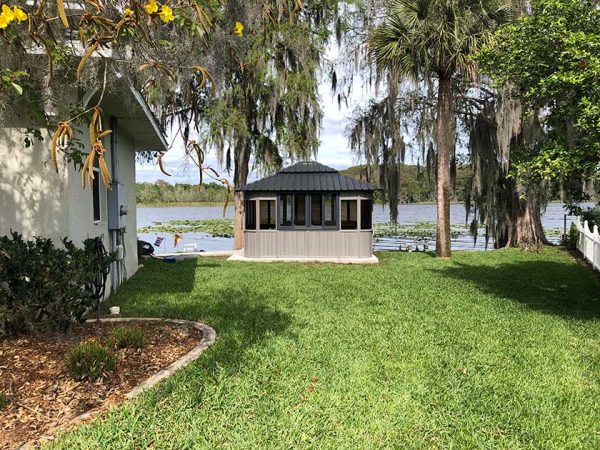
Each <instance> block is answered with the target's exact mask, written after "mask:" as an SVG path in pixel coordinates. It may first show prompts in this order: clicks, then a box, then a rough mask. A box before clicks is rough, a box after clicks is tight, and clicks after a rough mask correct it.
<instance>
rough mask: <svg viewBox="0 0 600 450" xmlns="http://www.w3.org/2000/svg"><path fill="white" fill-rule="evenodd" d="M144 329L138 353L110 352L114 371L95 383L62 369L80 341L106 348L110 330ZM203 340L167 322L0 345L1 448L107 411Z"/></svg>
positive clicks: (92, 326)
mask: <svg viewBox="0 0 600 450" xmlns="http://www.w3.org/2000/svg"><path fill="white" fill-rule="evenodd" d="M123 327H136V328H142V329H143V330H144V346H143V348H141V349H139V350H134V349H116V348H112V350H113V351H114V353H115V355H116V356H117V359H118V363H117V366H116V369H115V370H114V371H113V372H111V373H109V374H107V375H106V376H105V377H103V378H101V379H100V380H98V381H95V382H88V381H76V380H74V379H72V378H71V377H70V376H69V374H68V373H67V370H66V368H65V363H64V359H65V355H66V354H67V353H68V352H69V350H70V349H71V348H72V347H73V346H74V345H76V344H77V343H79V342H84V341H97V342H101V343H106V341H107V336H108V335H109V333H110V331H111V330H112V329H113V328H123ZM201 339H202V332H201V331H199V330H197V329H195V328H193V327H191V326H185V325H178V324H173V323H167V322H162V321H158V322H137V321H136V322H127V323H124V322H117V323H107V322H92V323H85V324H78V325H75V326H74V327H73V330H72V332H70V333H69V334H68V335H57V334H44V335H39V336H23V337H19V338H13V339H3V340H0V392H2V393H4V395H5V396H6V405H5V406H4V407H3V408H2V410H0V430H2V433H0V448H15V447H18V446H19V445H21V444H23V443H25V442H28V441H30V440H32V439H36V438H39V437H41V436H43V435H46V434H48V433H49V432H50V431H51V430H52V429H54V428H56V427H58V426H62V425H64V424H67V423H69V421H70V420H71V419H73V418H74V417H76V416H78V415H80V414H83V413H84V412H87V411H89V410H92V409H100V410H105V409H107V408H108V407H110V406H111V405H115V404H117V403H120V402H122V401H123V399H124V397H125V394H126V393H127V392H129V391H130V390H131V389H132V388H134V387H135V386H136V385H137V384H139V383H141V382H143V381H144V380H146V379H147V378H148V377H150V376H151V375H153V374H155V373H156V372H158V371H159V370H161V369H163V368H165V367H167V366H168V365H169V364H171V363H172V362H174V361H176V360H177V359H179V358H180V357H182V356H183V355H185V354H186V353H187V352H189V351H190V350H191V349H192V348H194V347H195V346H196V345H197V344H198V343H199V342H200V340H201Z"/></svg>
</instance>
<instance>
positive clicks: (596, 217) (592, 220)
mask: <svg viewBox="0 0 600 450" xmlns="http://www.w3.org/2000/svg"><path fill="white" fill-rule="evenodd" d="M585 220H587V222H588V227H589V229H590V230H591V231H594V225H597V226H598V228H600V206H596V207H595V208H588V209H587V210H586V211H583V213H582V214H581V221H582V222H583V221H585Z"/></svg>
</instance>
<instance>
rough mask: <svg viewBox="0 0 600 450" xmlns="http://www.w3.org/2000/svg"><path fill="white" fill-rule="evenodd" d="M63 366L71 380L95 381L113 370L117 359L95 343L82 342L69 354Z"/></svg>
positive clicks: (106, 349)
mask: <svg viewBox="0 0 600 450" xmlns="http://www.w3.org/2000/svg"><path fill="white" fill-rule="evenodd" d="M65 364H66V366H67V370H68V372H69V374H70V375H71V376H72V377H73V378H75V379H77V380H84V379H87V380H90V381H95V380H97V379H98V378H100V377H101V376H102V375H104V374H105V373H106V372H109V371H111V370H113V369H114V368H115V366H116V364H117V358H116V357H115V355H113V354H112V353H111V352H110V350H109V349H108V348H106V347H104V346H102V345H100V344H98V343H97V342H83V343H81V344H78V345H77V346H75V347H74V348H73V349H72V350H71V351H70V352H69V354H68V355H67V358H66V362H65Z"/></svg>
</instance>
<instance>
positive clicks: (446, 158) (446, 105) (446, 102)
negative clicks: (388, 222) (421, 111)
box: [435, 75, 455, 258]
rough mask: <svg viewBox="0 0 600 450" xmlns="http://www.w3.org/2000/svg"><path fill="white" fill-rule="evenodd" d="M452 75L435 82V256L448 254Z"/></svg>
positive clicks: (449, 253)
mask: <svg viewBox="0 0 600 450" xmlns="http://www.w3.org/2000/svg"><path fill="white" fill-rule="evenodd" d="M453 114H454V112H453V99H452V78H450V77H447V76H442V75H440V77H439V86H438V100H437V115H436V134H437V136H436V137H437V177H436V202H437V233H436V242H435V254H436V256H437V257H439V258H449V257H450V256H452V253H451V250H450V150H451V147H452V145H454V140H455V136H454V134H455V132H454V127H453V125H452V120H453Z"/></svg>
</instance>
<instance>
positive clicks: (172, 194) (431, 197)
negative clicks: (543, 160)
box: [136, 164, 560, 205]
mask: <svg viewBox="0 0 600 450" xmlns="http://www.w3.org/2000/svg"><path fill="white" fill-rule="evenodd" d="M341 173H343V174H344V175H348V176H351V177H354V178H357V179H361V180H365V181H369V182H371V183H374V184H378V179H372V178H368V177H367V175H366V174H367V171H366V168H365V166H364V165H363V166H352V167H349V168H348V169H345V170H342V171H341ZM470 176H472V175H471V171H470V169H469V167H468V166H466V165H461V166H458V167H457V170H456V180H455V183H454V189H453V195H452V201H454V202H464V200H465V195H466V193H467V192H468V189H469V183H470V179H469V177H470ZM434 183H435V180H434V179H433V177H432V176H430V175H428V174H427V172H426V170H425V169H424V168H423V167H418V166H416V165H410V164H403V165H402V166H401V167H400V197H399V200H400V203H426V202H434V201H435V187H434ZM226 195H227V189H226V188H225V187H224V186H223V185H222V184H220V183H204V184H202V185H201V186H199V185H194V184H187V183H177V184H171V183H167V182H166V181H163V180H158V181H156V182H154V183H147V182H146V183H137V184H136V197H137V203H138V205H163V204H181V203H223V202H224V201H225V197H226ZM383 195H386V194H385V192H377V193H376V201H378V202H383ZM559 197H560V196H559V192H556V193H554V195H553V199H554V200H559V199H560V198H559Z"/></svg>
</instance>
